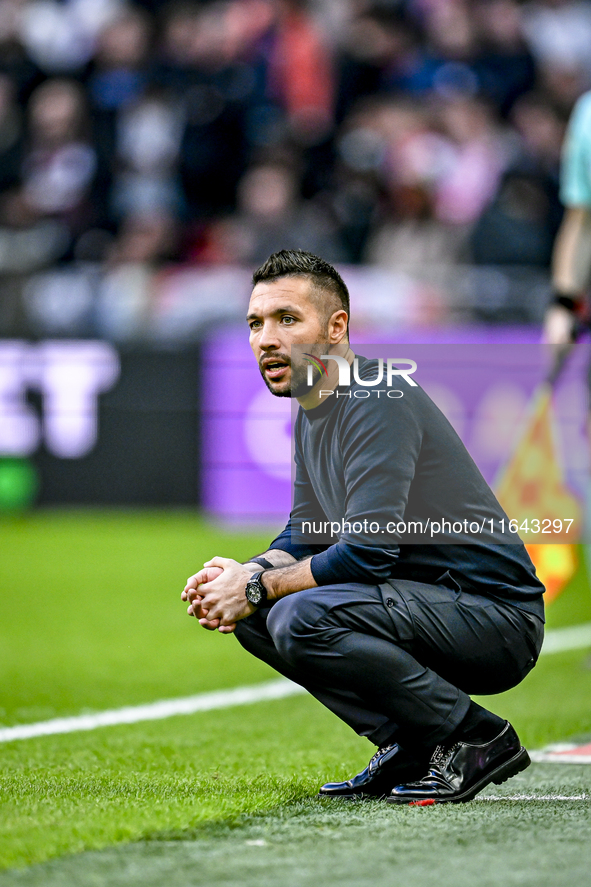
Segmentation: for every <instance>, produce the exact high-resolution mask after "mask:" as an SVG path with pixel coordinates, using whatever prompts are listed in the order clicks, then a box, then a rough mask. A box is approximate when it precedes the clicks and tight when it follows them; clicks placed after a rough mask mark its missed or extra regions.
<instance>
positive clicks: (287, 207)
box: [196, 161, 346, 265]
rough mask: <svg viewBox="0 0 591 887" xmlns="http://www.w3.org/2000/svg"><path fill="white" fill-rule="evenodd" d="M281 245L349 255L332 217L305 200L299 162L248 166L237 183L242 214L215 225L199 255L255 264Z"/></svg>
mask: <svg viewBox="0 0 591 887" xmlns="http://www.w3.org/2000/svg"><path fill="white" fill-rule="evenodd" d="M281 244H283V245H284V246H285V245H286V244H287V247H288V248H289V249H292V248H293V249H305V250H310V249H311V248H312V245H314V247H315V249H316V250H317V251H322V253H323V255H326V256H332V257H333V258H332V261H337V262H341V261H343V260H344V259H345V258H346V256H345V252H344V249H343V247H342V245H341V243H340V242H339V238H338V234H337V231H336V226H335V224H334V222H333V221H332V219H331V218H330V217H329V216H328V215H327V213H326V212H325V211H324V210H323V208H322V207H321V206H319V205H318V204H317V203H314V202H313V201H306V200H302V198H301V196H300V193H299V178H298V174H297V171H296V169H295V168H294V164H293V163H289V162H278V161H268V162H262V163H259V164H255V165H253V166H252V167H251V168H250V169H249V170H247V172H246V173H245V175H244V176H243V178H242V180H241V182H240V185H239V187H238V211H237V214H236V215H235V216H233V217H230V218H228V219H225V220H223V221H220V222H217V223H214V224H213V225H212V226H211V228H210V229H209V230H208V231H207V232H206V234H205V237H204V239H203V241H202V242H201V244H200V245H199V247H198V251H197V253H196V257H197V258H198V259H199V260H200V261H205V262H216V263H223V264H245V265H253V264H257V263H260V262H261V261H263V259H261V256H263V257H265V256H267V255H268V254H269V250H271V251H273V250H275V249H276V248H280V247H281ZM320 248H322V250H320Z"/></svg>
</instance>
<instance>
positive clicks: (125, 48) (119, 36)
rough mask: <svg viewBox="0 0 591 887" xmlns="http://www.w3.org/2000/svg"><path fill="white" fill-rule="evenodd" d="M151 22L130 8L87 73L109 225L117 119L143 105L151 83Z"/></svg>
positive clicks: (106, 32) (101, 41) (104, 37)
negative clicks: (141, 101) (142, 102)
mask: <svg viewBox="0 0 591 887" xmlns="http://www.w3.org/2000/svg"><path fill="white" fill-rule="evenodd" d="M151 40H152V20H151V19H150V17H149V16H148V15H147V14H146V13H145V12H144V11H143V10H141V9H139V8H137V7H127V8H124V9H123V10H121V11H120V13H119V15H118V16H117V17H116V18H115V19H114V21H110V22H109V23H108V24H107V26H106V27H105V28H104V29H103V30H102V31H101V32H100V34H99V36H98V41H97V48H96V53H95V55H94V57H93V58H92V60H91V62H90V64H89V65H88V67H87V69H86V71H85V72H84V83H85V87H86V90H87V94H88V96H89V102H90V109H91V115H92V123H93V138H94V144H95V146H96V150H97V155H98V188H97V191H96V196H97V199H100V200H101V206H100V210H101V213H102V216H103V218H104V220H105V222H106V223H107V224H108V223H111V224H113V219H112V218H111V215H110V211H109V205H108V197H109V194H110V190H111V184H112V181H113V174H114V172H115V165H116V163H117V159H118V152H117V126H118V117H119V113H120V112H121V111H123V110H125V109H126V108H128V107H130V106H131V105H132V104H134V103H137V102H139V100H140V99H141V97H142V96H143V95H144V92H145V90H146V88H147V86H148V83H149V51H150V46H151Z"/></svg>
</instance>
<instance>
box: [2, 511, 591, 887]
mask: <svg viewBox="0 0 591 887" xmlns="http://www.w3.org/2000/svg"><path fill="white" fill-rule="evenodd" d="M269 538H270V534H269V533H263V532H258V533H255V532H253V533H250V534H246V533H230V532H227V531H222V530H220V529H218V528H216V527H214V526H212V525H211V524H208V523H207V522H206V521H204V520H203V519H201V518H200V517H199V516H197V515H195V514H193V513H190V512H175V511H170V512H158V511H146V512H137V513H136V512H125V511H120V512H115V511H72V512H70V511H46V512H44V511H40V512H36V513H34V514H32V515H27V516H22V517H13V518H4V519H3V521H2V522H1V523H0V586H1V590H2V619H1V620H0V635H1V643H0V687H1V688H2V691H1V698H0V706H1V709H0V723H1V725H2V726H7V725H12V724H18V723H27V722H33V721H38V720H45V719H49V718H52V717H56V716H61V715H73V714H80V713H82V712H85V711H100V710H102V709H106V708H114V707H119V706H123V705H134V704H139V703H144V702H151V701H156V700H159V699H164V698H173V697H177V696H188V695H191V694H194V693H200V692H203V691H207V690H215V689H221V688H226V687H234V686H239V685H242V684H251V683H256V682H258V681H263V680H267V679H269V678H271V677H273V676H274V673H273V672H272V671H271V670H270V669H268V668H267V667H266V666H265V665H263V664H262V663H259V662H258V661H257V660H255V659H254V658H252V657H250V656H248V654H246V653H245V652H243V651H242V650H241V648H240V647H239V645H238V644H237V643H236V641H235V640H234V639H233V638H231V637H222V636H220V635H219V634H217V633H208V632H205V631H203V630H202V629H200V628H199V626H198V625H197V624H196V623H195V621H194V620H192V619H189V618H188V617H187V616H185V615H184V605H183V604H182V603H181V601H180V591H181V589H182V587H183V585H184V582H185V580H186V578H187V576H188V575H189V573H191V572H193V571H194V570H196V569H198V568H199V567H200V566H201V564H202V563H203V561H204V560H205V559H206V558H208V557H210V556H212V555H214V554H222V555H232V556H235V557H236V558H237V559H239V560H243V559H245V558H246V557H248V556H249V555H251V554H252V553H253V552H254V551H259V550H262V549H263V548H264V547H265V546H266V543H267V542H268V540H269ZM548 617H549V620H548V621H549V625H550V626H552V627H558V626H562V625H569V624H576V623H577V622H584V621H590V620H591V593H590V592H589V589H588V586H587V583H586V580H585V578H584V571H582V570H581V571H579V574H578V575H577V577H575V579H574V580H573V582H572V583H571V585H570V587H569V589H567V591H565V592H564V594H563V595H562V596H561V597H560V598H559V599H558V600H557V601H556V602H555V603H554V604H553V605H552V606H551V607H550V608H549V610H548ZM588 666H589V652H588V651H584V650H578V651H571V652H568V653H562V654H556V655H552V656H547V657H543V658H542V659H541V660H540V663H539V664H538V666H537V668H536V669H535V670H534V671H533V672H532V674H531V675H530V676H529V677H528V678H527V679H526V681H525V682H524V683H523V684H522V685H521V686H520V687H518V688H516V689H515V690H513V691H510V692H509V693H506V694H503V696H500V697H497V698H495V699H494V700H491V699H490V697H488V698H487V704H488V705H489V706H490V707H492V708H494V710H495V711H497V712H498V713H499V714H501V715H503V716H505V717H508V718H509V719H511V720H512V721H513V723H514V724H515V726H516V728H517V730H518V731H519V733H520V735H521V736H522V739H523V740H524V742H525V743H526V744H527V745H529V746H530V747H532V748H539V747H541V746H543V745H545V744H547V743H549V742H552V741H560V740H563V739H567V738H570V737H572V736H581V737H584V736H588V735H589V734H591V704H590V703H591V669H590V668H589V667H588ZM370 753H371V747H370V746H369V744H368V743H367V742H366V741H364V740H361V739H359V738H358V737H356V736H354V735H353V734H352V733H351V731H349V730H348V729H347V728H346V727H345V726H344V725H343V724H341V723H340V722H339V721H337V720H336V719H335V718H334V717H333V716H332V715H330V714H329V713H328V712H326V711H325V710H324V709H322V707H321V706H320V705H319V704H318V703H316V702H315V701H314V700H313V699H311V698H308V697H305V696H303V697H300V696H298V697H292V698H288V699H284V700H280V701H275V702H267V703H258V704H255V705H250V706H242V707H237V708H230V709H224V710H219V711H212V712H204V713H200V714H196V715H192V716H188V717H174V718H170V719H168V720H165V721H155V722H147V723H139V724H134V725H128V726H118V727H110V728H104V729H99V730H95V731H93V732H89V733H73V734H69V735H62V736H50V737H45V738H39V739H34V740H25V741H19V742H12V743H6V744H3V745H0V758H1V766H0V868H1V869H3V870H4V871H3V873H0V887H8V885H28V887H33V885H39V887H40V885H43V887H66V885H68V887H70V885H76V887H78V885H81V887H87V885H88V887H103V885H109V887H112V885H115V887H118V885H121V887H123V885H125V887H131V885H136V884H137V885H138V887H139V885H142V887H150V885H154V887H156V885H171V887H176V885H179V887H181V885H183V887H184V885H192V884H195V885H197V884H199V885H201V884H203V885H209V884H212V885H213V884H215V885H218V884H219V885H245V887H249V885H251V884H253V885H254V884H257V885H289V887H292V885H293V887H297V885H302V887H304V885H306V887H307V885H316V884H317V883H318V881H319V879H322V881H324V883H325V884H328V885H333V884H334V885H336V884H346V885H357V884H359V885H365V884H367V885H369V884H372V885H375V884H378V885H382V884H384V885H386V884H388V885H390V884H398V883H407V882H408V881H409V880H411V879H414V880H415V881H418V882H421V883H424V882H427V880H429V881H430V880H431V879H432V878H436V879H437V881H438V882H439V883H440V884H441V885H443V887H447V885H452V884H453V885H460V887H463V885H464V884H465V885H468V884H470V885H473V884H474V883H477V884H481V885H497V884H501V883H502V884H515V885H524V884H526V885H530V884H531V885H532V887H533V885H536V887H538V885H541V887H561V885H565V887H566V885H572V884H583V883H586V880H588V877H589V867H590V865H591V849H590V848H591V841H590V838H591V825H590V823H591V815H590V814H591V803H590V801H589V795H590V791H591V767H582V766H575V765H563V766H560V765H556V764H548V765H533V766H532V767H531V768H530V769H529V770H527V771H525V772H524V773H523V774H521V775H520V776H519V777H516V778H515V779H513V780H511V781H510V782H508V783H506V784H505V785H503V786H501V787H499V788H494V789H490V790H488V789H487V790H486V791H485V792H484V793H483V795H484V799H480V800H476V801H474V802H473V803H471V804H466V805H458V806H451V805H444V806H440V807H436V808H424V809H413V808H394V809H391V808H390V807H388V806H386V805H383V804H342V803H338V802H319V801H317V800H316V799H315V798H314V795H315V792H316V790H317V788H318V785H319V784H321V783H322V782H324V781H326V780H327V779H329V778H331V779H332V778H338V777H344V776H345V775H349V774H350V773H351V772H354V771H356V770H357V769H359V768H360V767H361V766H363V765H364V764H365V763H366V761H367V758H368V756H369V754H370ZM553 795H554V796H556V795H557V796H559V797H561V798H564V799H565V800H548V798H549V797H550V796H553ZM582 795H586V798H583V799H580V796H582ZM520 797H521V798H524V800H519V798H520ZM569 798H570V799H572V800H568V799H569ZM577 798H579V799H578V800H577Z"/></svg>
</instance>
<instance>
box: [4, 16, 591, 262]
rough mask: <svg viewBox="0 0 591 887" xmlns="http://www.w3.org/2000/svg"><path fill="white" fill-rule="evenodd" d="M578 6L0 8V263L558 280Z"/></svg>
mask: <svg viewBox="0 0 591 887" xmlns="http://www.w3.org/2000/svg"><path fill="white" fill-rule="evenodd" d="M590 85H591V2H590V0H528V2H526V3H521V2H517V0H377V2H376V0H373V2H372V0H309V2H305V0H212V2H203V0H202V2H198V0H172V2H159V0H144V2H134V3H127V2H124V0H0V272H4V273H6V272H8V273H10V272H16V273H28V272H31V271H37V270H40V269H42V268H44V267H49V266H50V265H52V264H55V263H56V262H60V263H68V262H87V263H93V262H100V263H106V265H107V267H109V266H115V265H120V264H123V263H143V264H147V265H149V266H150V265H153V266H158V265H161V264H163V263H168V262H186V263H190V264H193V265H202V266H203V265H205V266H211V265H216V264H219V265H228V264H240V265H252V264H256V263H258V262H260V261H262V260H264V259H265V258H266V257H267V255H268V254H269V253H270V252H272V251H273V250H275V249H279V248H282V247H284V246H300V247H302V248H304V249H309V250H311V251H313V252H316V253H319V254H321V255H322V256H324V257H325V258H327V259H329V260H331V261H335V262H346V263H360V262H364V263H371V264H375V265H378V266H381V267H384V268H401V267H404V268H411V269H412V268H420V267H421V266H424V265H425V263H435V264H443V265H449V264H454V263H459V262H472V263H475V264H483V265H490V264H496V265H531V266H538V267H547V265H548V263H549V259H550V252H551V246H552V241H553V238H554V235H555V233H556V230H557V227H558V225H559V222H560V216H561V207H560V203H559V200H558V166H559V159H560V150H561V144H562V140H563V137H564V131H565V125H566V122H567V120H568V116H569V113H570V111H571V109H572V107H573V104H574V102H575V100H576V99H577V98H578V96H579V95H580V94H581V93H582V92H584V91H585V90H586V89H587V88H589V86H590Z"/></svg>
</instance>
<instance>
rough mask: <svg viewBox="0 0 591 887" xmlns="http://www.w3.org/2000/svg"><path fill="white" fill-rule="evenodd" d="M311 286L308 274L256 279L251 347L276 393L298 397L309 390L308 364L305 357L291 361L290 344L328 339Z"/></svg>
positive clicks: (250, 317) (250, 320)
mask: <svg viewBox="0 0 591 887" xmlns="http://www.w3.org/2000/svg"><path fill="white" fill-rule="evenodd" d="M311 287H312V284H311V282H310V280H309V279H308V278H306V277H301V276H299V277H280V278H279V279H277V280H273V281H265V282H263V283H257V285H256V286H255V288H254V289H253V291H252V295H251V297H250V304H249V306H248V316H247V320H248V325H249V326H250V347H251V348H252V350H253V352H254V356H255V357H256V359H257V362H258V365H259V369H260V371H261V375H262V377H263V379H264V380H265V384H266V386H267V388H268V389H269V391H270V392H271V393H272V394H274V395H275V396H276V397H298V396H300V395H301V394H304V393H305V392H306V391H309V387H308V385H307V371H308V364H307V363H305V362H304V361H303V360H300V361H298V362H295V363H294V364H292V357H291V346H292V345H298V344H301V345H310V344H311V343H315V344H321V345H326V344H327V343H328V342H329V338H328V328H327V324H326V323H325V322H324V321H323V319H322V318H321V317H320V315H319V312H318V308H317V306H316V305H315V304H314V302H313V301H312V299H311ZM322 350H323V349H322V348H320V349H319V352H318V353H319V354H320V353H321V351H322Z"/></svg>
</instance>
